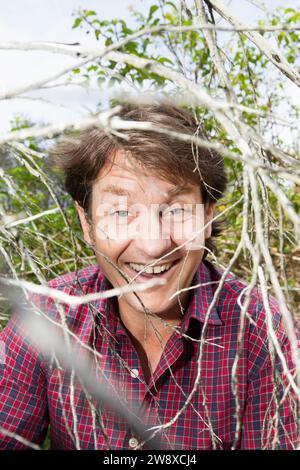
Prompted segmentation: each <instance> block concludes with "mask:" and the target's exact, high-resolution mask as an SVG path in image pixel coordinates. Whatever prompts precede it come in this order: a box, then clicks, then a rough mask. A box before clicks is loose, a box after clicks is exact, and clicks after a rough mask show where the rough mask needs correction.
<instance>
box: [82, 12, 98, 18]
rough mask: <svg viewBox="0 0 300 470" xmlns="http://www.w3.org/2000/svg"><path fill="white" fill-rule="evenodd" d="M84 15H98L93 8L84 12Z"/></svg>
mask: <svg viewBox="0 0 300 470" xmlns="http://www.w3.org/2000/svg"><path fill="white" fill-rule="evenodd" d="M84 15H85V16H86V17H87V16H95V15H97V13H96V12H95V11H93V10H89V11H87V12H84Z"/></svg>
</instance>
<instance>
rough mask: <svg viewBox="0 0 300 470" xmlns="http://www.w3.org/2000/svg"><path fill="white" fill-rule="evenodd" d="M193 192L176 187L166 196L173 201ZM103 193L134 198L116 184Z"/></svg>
mask: <svg viewBox="0 0 300 470" xmlns="http://www.w3.org/2000/svg"><path fill="white" fill-rule="evenodd" d="M190 191H191V188H190V187H188V186H176V187H175V188H173V189H171V190H169V191H168V192H167V193H166V195H167V199H168V200H170V199H173V198H174V197H176V196H179V195H181V194H185V193H188V192H190ZM102 192H103V193H110V194H115V195H116V196H129V197H130V196H132V192H131V191H129V190H128V189H126V188H122V187H121V186H116V185H115V184H109V185H107V186H105V187H104V188H103V189H102Z"/></svg>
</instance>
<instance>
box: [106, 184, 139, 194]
mask: <svg viewBox="0 0 300 470" xmlns="http://www.w3.org/2000/svg"><path fill="white" fill-rule="evenodd" d="M102 192H103V193H111V194H116V195H117V196H131V194H132V193H131V192H130V191H128V189H126V188H121V187H120V186H116V185H115V184H109V185H108V186H106V187H105V188H103V189H102Z"/></svg>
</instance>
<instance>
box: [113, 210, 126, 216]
mask: <svg viewBox="0 0 300 470" xmlns="http://www.w3.org/2000/svg"><path fill="white" fill-rule="evenodd" d="M112 215H117V216H118V217H121V218H124V217H128V215H129V211H126V210H124V209H123V210H119V211H115V212H113V214H112Z"/></svg>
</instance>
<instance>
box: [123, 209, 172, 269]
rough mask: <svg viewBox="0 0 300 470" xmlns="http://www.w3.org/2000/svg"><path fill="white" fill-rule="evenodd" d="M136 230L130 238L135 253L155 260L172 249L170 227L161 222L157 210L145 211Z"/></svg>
mask: <svg viewBox="0 0 300 470" xmlns="http://www.w3.org/2000/svg"><path fill="white" fill-rule="evenodd" d="M138 223H139V226H138V230H137V231H136V233H135V236H134V237H132V239H134V242H135V246H136V249H137V251H139V252H140V253H141V254H143V256H144V257H145V258H147V259H151V260H152V259H157V258H159V257H160V256H163V255H165V254H166V253H167V252H168V251H170V249H171V248H172V238H171V234H170V227H168V226H167V225H166V224H165V223H163V222H162V218H161V216H160V212H159V210H151V211H147V214H142V215H141V216H140V217H139V221H138Z"/></svg>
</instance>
